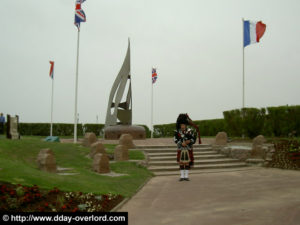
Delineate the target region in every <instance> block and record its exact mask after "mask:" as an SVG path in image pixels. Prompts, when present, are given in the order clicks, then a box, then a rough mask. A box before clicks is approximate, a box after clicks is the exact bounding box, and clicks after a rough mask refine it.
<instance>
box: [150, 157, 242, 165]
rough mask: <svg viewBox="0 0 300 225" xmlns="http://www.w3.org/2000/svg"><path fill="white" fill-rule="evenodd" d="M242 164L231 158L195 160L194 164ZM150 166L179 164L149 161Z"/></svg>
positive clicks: (175, 163) (174, 161)
mask: <svg viewBox="0 0 300 225" xmlns="http://www.w3.org/2000/svg"><path fill="white" fill-rule="evenodd" d="M235 162H240V161H239V160H238V159H230V158H224V159H204V160H195V161H194V164H195V166H197V165H207V164H225V163H235ZM148 165H149V166H166V167H168V166H177V167H178V163H177V162H176V160H173V161H149V162H148Z"/></svg>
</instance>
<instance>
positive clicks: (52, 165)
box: [37, 148, 57, 173]
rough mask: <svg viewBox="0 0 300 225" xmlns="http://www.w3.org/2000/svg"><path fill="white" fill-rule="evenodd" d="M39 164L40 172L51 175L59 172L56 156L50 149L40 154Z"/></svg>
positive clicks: (43, 150)
mask: <svg viewBox="0 0 300 225" xmlns="http://www.w3.org/2000/svg"><path fill="white" fill-rule="evenodd" d="M37 163H38V167H39V169H40V170H43V171H46V172H49V173H56V171H57V167H56V161H55V157H54V154H53V152H52V151H51V149H49V148H46V149H42V150H41V151H40V152H39V154H38V157H37Z"/></svg>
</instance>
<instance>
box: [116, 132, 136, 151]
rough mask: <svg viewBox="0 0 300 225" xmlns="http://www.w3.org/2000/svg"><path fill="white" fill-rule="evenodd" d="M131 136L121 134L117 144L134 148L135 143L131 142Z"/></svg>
mask: <svg viewBox="0 0 300 225" xmlns="http://www.w3.org/2000/svg"><path fill="white" fill-rule="evenodd" d="M132 140H133V138H132V135H130V134H122V135H121V137H120V140H119V145H124V146H126V147H127V148H128V149H130V148H135V145H134V144H133V141H132Z"/></svg>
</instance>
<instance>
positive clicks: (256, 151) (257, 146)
mask: <svg viewBox="0 0 300 225" xmlns="http://www.w3.org/2000/svg"><path fill="white" fill-rule="evenodd" d="M265 142H266V139H265V137H264V136H263V135H258V136H257V137H256V138H254V139H253V143H252V151H251V158H258V159H265V158H266V148H264V146H263V144H264V143H265Z"/></svg>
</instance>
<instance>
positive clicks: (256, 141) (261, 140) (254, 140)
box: [252, 135, 267, 146]
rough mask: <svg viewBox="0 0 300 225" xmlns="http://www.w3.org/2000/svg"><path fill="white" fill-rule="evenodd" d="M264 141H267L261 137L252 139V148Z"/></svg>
mask: <svg viewBox="0 0 300 225" xmlns="http://www.w3.org/2000/svg"><path fill="white" fill-rule="evenodd" d="M266 141H267V140H266V139H265V137H264V136H263V135H258V136H257V137H255V138H254V139H253V144H252V146H257V145H262V144H264V143H266Z"/></svg>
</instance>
